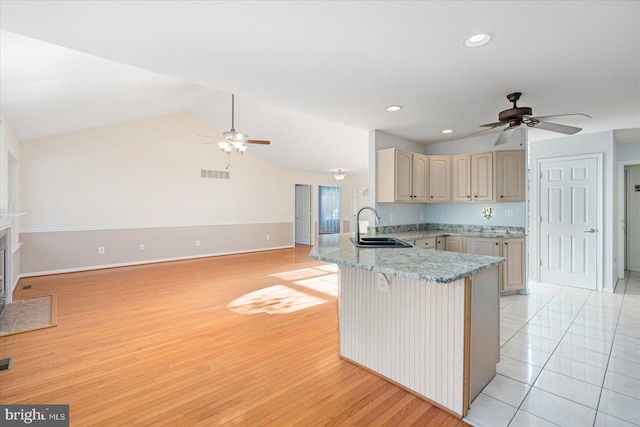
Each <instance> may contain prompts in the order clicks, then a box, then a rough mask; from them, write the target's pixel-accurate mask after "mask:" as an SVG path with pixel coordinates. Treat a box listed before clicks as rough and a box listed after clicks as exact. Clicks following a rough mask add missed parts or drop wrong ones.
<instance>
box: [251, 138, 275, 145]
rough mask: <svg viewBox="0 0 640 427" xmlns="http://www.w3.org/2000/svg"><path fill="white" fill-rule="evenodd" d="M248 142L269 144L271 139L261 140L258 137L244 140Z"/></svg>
mask: <svg viewBox="0 0 640 427" xmlns="http://www.w3.org/2000/svg"><path fill="white" fill-rule="evenodd" d="M246 142H247V143H248V144H262V145H269V144H271V141H263V140H260V139H247V141H246Z"/></svg>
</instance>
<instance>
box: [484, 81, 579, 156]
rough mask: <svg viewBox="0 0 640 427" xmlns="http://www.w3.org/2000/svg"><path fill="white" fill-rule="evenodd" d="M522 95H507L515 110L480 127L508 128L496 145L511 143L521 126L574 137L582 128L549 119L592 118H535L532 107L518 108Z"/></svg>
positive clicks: (503, 112) (554, 116)
mask: <svg viewBox="0 0 640 427" xmlns="http://www.w3.org/2000/svg"><path fill="white" fill-rule="evenodd" d="M521 95H522V93H521V92H514V93H510V94H508V95H507V99H508V100H509V102H513V108H510V109H508V110H504V111H501V112H500V113H499V114H498V121H497V122H495V123H488V124H486V125H480V127H487V128H489V129H495V128H497V127H500V126H505V125H506V127H505V128H504V129H503V130H502V132H500V136H499V137H498V140H497V141H496V143H495V144H494V145H502V144H505V143H507V142H508V141H509V139H510V138H511V135H512V134H513V132H514V131H515V130H516V129H518V128H519V127H520V126H521V125H526V126H527V127H530V128H535V129H543V130H548V131H551V132H559V133H564V134H566V135H573V134H574V133H578V132H580V131H581V130H582V128H578V127H574V126H567V125H561V124H558V123H550V122H547V121H546V120H547V119H554V118H556V117H566V116H585V117H588V118H591V116H589V115H588V114H584V113H572V114H557V115H553V116H537V117H534V116H533V109H532V108H531V107H518V105H517V102H518V100H519V99H520V96H521Z"/></svg>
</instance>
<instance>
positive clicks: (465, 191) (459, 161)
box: [451, 152, 493, 202]
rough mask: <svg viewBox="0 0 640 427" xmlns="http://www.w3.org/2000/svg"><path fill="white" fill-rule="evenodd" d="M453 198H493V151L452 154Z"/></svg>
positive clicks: (478, 199)
mask: <svg viewBox="0 0 640 427" xmlns="http://www.w3.org/2000/svg"><path fill="white" fill-rule="evenodd" d="M451 200H452V201H454V202H486V201H492V200H493V153H492V152H489V153H478V154H462V155H459V156H451Z"/></svg>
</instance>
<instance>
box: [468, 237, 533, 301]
mask: <svg viewBox="0 0 640 427" xmlns="http://www.w3.org/2000/svg"><path fill="white" fill-rule="evenodd" d="M465 245H466V252H467V253H470V254H476V255H488V256H501V257H503V258H504V259H505V261H504V263H503V264H501V265H500V268H499V270H500V293H502V294H505V293H515V292H518V291H520V290H523V289H524V287H525V286H524V285H525V280H524V271H525V268H524V238H522V237H512V238H495V239H494V238H487V237H466V238H465Z"/></svg>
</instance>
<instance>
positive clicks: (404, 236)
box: [372, 230, 525, 242]
mask: <svg viewBox="0 0 640 427" xmlns="http://www.w3.org/2000/svg"><path fill="white" fill-rule="evenodd" d="M372 235H375V236H387V237H396V238H398V239H401V240H405V241H407V242H412V241H413V240H417V239H428V238H429V237H443V236H463V237H486V238H494V239H497V238H508V237H524V236H525V233H494V232H480V231H454V232H451V231H445V230H416V231H404V232H403V231H398V232H392V233H374V234H372Z"/></svg>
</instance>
